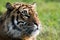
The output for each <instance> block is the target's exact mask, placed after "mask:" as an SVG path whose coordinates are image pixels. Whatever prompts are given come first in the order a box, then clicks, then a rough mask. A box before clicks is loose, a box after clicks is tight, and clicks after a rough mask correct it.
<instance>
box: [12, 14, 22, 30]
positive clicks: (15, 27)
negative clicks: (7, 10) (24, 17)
mask: <svg viewBox="0 0 60 40" xmlns="http://www.w3.org/2000/svg"><path fill="white" fill-rule="evenodd" d="M14 18H15V17H14V16H13V15H12V18H11V21H12V25H13V29H17V30H19V31H21V29H20V28H18V27H17V26H16V25H15V23H14Z"/></svg>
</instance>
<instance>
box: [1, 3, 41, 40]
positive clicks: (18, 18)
mask: <svg viewBox="0 0 60 40" xmlns="http://www.w3.org/2000/svg"><path fill="white" fill-rule="evenodd" d="M6 9H7V10H6V12H5V13H4V14H2V15H1V16H0V40H36V38H37V35H39V33H40V31H41V22H40V20H39V18H38V13H37V11H36V3H32V4H26V3H19V2H15V3H13V4H11V3H10V2H7V3H6Z"/></svg>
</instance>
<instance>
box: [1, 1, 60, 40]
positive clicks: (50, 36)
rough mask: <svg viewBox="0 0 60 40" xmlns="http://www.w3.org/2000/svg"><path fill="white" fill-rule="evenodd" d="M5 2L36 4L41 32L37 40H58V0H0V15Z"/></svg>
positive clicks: (59, 26)
mask: <svg viewBox="0 0 60 40" xmlns="http://www.w3.org/2000/svg"><path fill="white" fill-rule="evenodd" d="M6 2H10V3H14V2H25V3H33V2H36V3H37V8H36V9H37V12H38V14H39V19H40V21H41V23H42V26H43V31H42V33H41V34H40V35H38V37H37V40H60V1H59V0H58V1H57V0H53V1H51V0H49V1H48V0H0V14H1V13H4V12H5V10H6V8H5V4H6Z"/></svg>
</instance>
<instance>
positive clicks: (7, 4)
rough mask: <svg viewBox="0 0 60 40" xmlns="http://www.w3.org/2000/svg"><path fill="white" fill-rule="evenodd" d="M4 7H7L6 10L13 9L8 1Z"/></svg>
mask: <svg viewBox="0 0 60 40" xmlns="http://www.w3.org/2000/svg"><path fill="white" fill-rule="evenodd" d="M6 8H7V9H8V10H13V9H14V8H13V7H12V5H11V4H10V3H9V2H7V3H6Z"/></svg>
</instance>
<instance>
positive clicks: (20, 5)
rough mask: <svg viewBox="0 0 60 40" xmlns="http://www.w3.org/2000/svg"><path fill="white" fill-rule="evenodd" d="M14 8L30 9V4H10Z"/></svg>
mask: <svg viewBox="0 0 60 40" xmlns="http://www.w3.org/2000/svg"><path fill="white" fill-rule="evenodd" d="M12 6H13V7H14V8H18V7H22V8H23V9H25V8H32V6H31V5H30V4H25V3H14V4H12Z"/></svg>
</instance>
